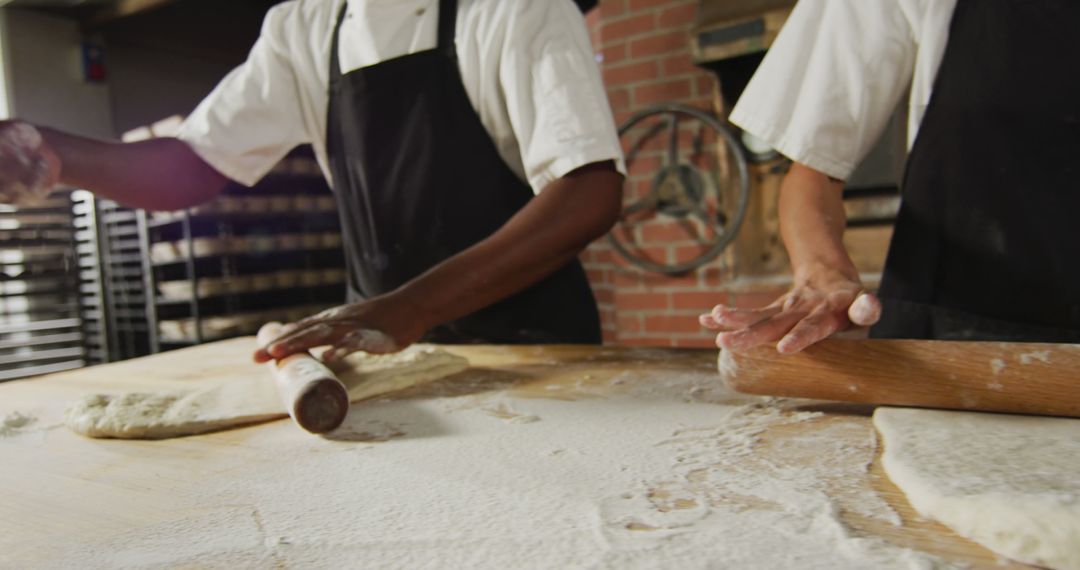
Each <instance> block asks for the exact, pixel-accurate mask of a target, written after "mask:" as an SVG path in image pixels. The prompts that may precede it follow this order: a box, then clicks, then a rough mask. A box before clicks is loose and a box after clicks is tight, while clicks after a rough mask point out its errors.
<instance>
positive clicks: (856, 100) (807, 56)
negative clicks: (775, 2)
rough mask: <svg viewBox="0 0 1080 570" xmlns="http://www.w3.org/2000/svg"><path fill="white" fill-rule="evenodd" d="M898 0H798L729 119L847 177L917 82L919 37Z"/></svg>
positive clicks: (814, 164)
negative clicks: (910, 84)
mask: <svg viewBox="0 0 1080 570" xmlns="http://www.w3.org/2000/svg"><path fill="white" fill-rule="evenodd" d="M908 12H909V11H907V10H905V9H904V8H903V7H902V6H901V5H900V2H898V1H897V0H871V1H867V0H800V1H799V3H798V4H797V5H796V6H795V9H794V11H793V12H792V13H791V17H790V18H789V19H788V21H787V24H785V25H784V28H783V30H781V32H780V35H779V37H777V39H776V41H775V42H774V43H773V45H772V47H771V48H770V49H769V52H768V54H766V56H765V59H764V61H763V62H762V64H761V66H760V67H759V68H758V71H757V73H755V75H754V77H753V78H752V79H751V81H750V84H749V85H748V86H747V88H746V90H745V91H744V92H743V94H742V96H741V97H740V98H739V102H738V104H737V105H736V106H735V109H734V111H732V114H731V121H732V122H733V123H735V124H737V125H739V126H740V127H742V128H743V129H744V130H745V131H747V132H749V133H751V134H753V135H754V136H756V137H758V138H760V139H763V140H764V141H765V142H767V143H768V144H769V145H770V146H772V147H773V148H775V149H776V150H778V151H779V152H780V153H781V154H783V155H785V156H787V157H788V158H790V159H792V160H794V161H796V162H799V163H802V164H805V165H807V166H809V167H811V168H813V169H815V170H818V171H820V172H823V173H825V174H827V175H829V176H832V177H834V178H838V179H847V178H848V176H850V175H851V173H852V171H853V170H854V169H855V167H856V166H857V165H858V163H859V162H860V161H861V160H862V158H863V157H864V156H865V155H866V153H867V152H869V150H870V148H871V147H872V146H873V144H874V143H875V142H876V141H877V139H878V137H879V136H881V133H882V131H883V130H884V128H885V126H886V124H887V123H888V120H889V117H890V115H891V114H892V112H893V110H894V109H895V107H896V105H897V102H898V101H899V100H900V98H901V97H902V96H903V95H904V93H905V91H906V89H907V86H908V84H909V83H910V82H911V78H912V71H913V66H914V62H915V58H916V55H917V41H916V37H915V34H914V32H913V28H912V23H911V22H910V21H909V17H910V16H911V14H909V13H908Z"/></svg>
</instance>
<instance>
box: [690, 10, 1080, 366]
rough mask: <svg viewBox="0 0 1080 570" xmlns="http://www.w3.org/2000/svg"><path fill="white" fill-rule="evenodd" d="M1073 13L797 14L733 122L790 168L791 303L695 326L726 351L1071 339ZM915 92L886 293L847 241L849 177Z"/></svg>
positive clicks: (1079, 58) (1077, 244) (727, 312)
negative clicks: (829, 342)
mask: <svg viewBox="0 0 1080 570" xmlns="http://www.w3.org/2000/svg"><path fill="white" fill-rule="evenodd" d="M1077 23H1080V3H1077V2H1074V1H1073V0H1040V1H1038V2H1032V1H1026V0H995V1H993V2H984V1H980V0H874V1H870V2H868V1H865V0H800V2H799V3H798V4H797V5H796V7H795V9H794V11H793V12H792V14H791V17H790V19H789V20H788V23H787V24H786V25H785V27H784V29H783V30H782V31H781V33H780V35H779V37H778V38H777V40H776V42H775V43H774V44H773V46H772V48H771V49H770V50H769V53H768V54H767V55H766V57H765V59H764V61H763V62H762V65H761V67H760V68H759V70H758V72H757V73H756V75H755V76H754V78H753V79H752V80H751V82H750V84H749V86H748V87H747V89H746V90H745V92H744V94H743V96H742V97H741V98H740V100H739V102H738V104H737V105H736V107H735V109H734V110H733V112H732V115H731V120H732V121H733V122H735V123H736V124H738V125H739V126H741V127H742V128H743V129H745V130H746V131H748V132H749V133H751V134H753V135H755V136H757V137H759V138H761V139H764V140H765V141H766V142H767V143H769V144H770V145H771V146H773V147H774V148H776V149H778V150H779V151H780V152H781V153H783V154H784V155H786V156H787V157H789V158H791V159H792V161H793V164H792V167H791V170H790V171H789V172H788V174H787V176H786V178H785V180H784V182H783V185H782V187H781V192H780V222H781V234H782V236H783V239H784V244H785V246H786V248H787V250H788V253H789V256H790V258H791V263H792V270H793V274H794V285H793V287H792V289H791V290H790V291H789V292H788V293H786V294H785V295H783V296H781V297H780V298H779V299H777V300H776V301H775V302H774V303H772V304H770V305H768V306H767V307H764V308H760V309H750V310H740V309H728V308H725V307H716V308H714V309H713V311H712V312H711V313H709V314H706V315H702V316H701V322H702V324H703V325H705V326H707V327H710V328H712V329H714V330H717V331H719V333H718V336H717V343H718V344H719V345H720V346H722V347H726V348H730V349H734V350H742V349H748V348H751V347H754V346H758V345H762V344H767V343H775V344H776V348H777V350H779V351H780V352H781V353H788V352H795V351H799V350H802V349H803V348H805V347H807V346H809V345H811V344H813V343H815V342H817V341H819V340H821V339H823V338H825V337H827V336H829V335H831V334H832V333H834V332H837V331H840V330H843V329H846V328H848V327H850V326H852V325H859V326H869V325H873V327H872V328H871V329H870V334H871V336H873V337H880V338H916V339H953V340H1002V341H1045V342H1077V341H1080V264H1078V263H1077V260H1078V259H1080V229H1078V228H1080V225H1078V224H1077V223H1076V222H1075V221H1074V220H1073V219H1072V218H1073V215H1074V212H1076V211H1078V209H1080V182H1078V180H1080V178H1078V174H1080V172H1078V168H1077V167H1076V166H1075V165H1076V164H1077V157H1078V156H1080V74H1077V73H1075V72H1073V71H1072V69H1073V68H1075V67H1076V66H1077V65H1078V64H1080V45H1078V44H1077V42H1076V38H1075V31H1076V29H1077ZM909 87H910V100H909V102H908V105H909V111H910V113H909V117H910V124H909V129H908V131H909V132H908V140H909V146H910V155H909V159H908V163H907V167H906V172H905V176H904V180H903V187H902V205H901V209H900V212H899V215H898V218H897V222H896V228H895V232H894V235H893V240H892V243H891V244H890V248H889V254H888V259H887V262H886V267H885V271H884V274H883V277H882V283H881V288H880V290H879V292H878V295H877V296H875V295H873V294H871V293H870V292H867V291H866V290H865V289H864V287H863V285H862V283H861V282H860V279H859V275H858V272H857V270H856V269H855V266H854V264H853V263H852V261H851V259H850V257H849V256H848V254H847V252H846V251H845V249H844V246H843V243H842V241H841V238H842V235H843V231H844V225H845V215H844V208H843V203H842V191H843V180H844V179H845V178H847V177H848V176H849V175H850V174H851V172H852V171H853V170H854V168H855V166H856V165H857V164H858V163H859V161H860V160H861V159H862V158H863V156H864V155H865V154H866V153H867V152H868V150H869V149H870V147H871V145H872V144H873V143H874V142H875V140H876V139H877V138H878V137H879V136H880V134H881V133H882V131H883V129H884V127H885V124H886V122H887V121H888V118H889V116H890V114H891V113H892V110H893V108H894V107H895V106H896V104H897V103H898V102H899V100H900V98H901V97H902V96H903V94H904V93H905V91H907V90H908V88H909Z"/></svg>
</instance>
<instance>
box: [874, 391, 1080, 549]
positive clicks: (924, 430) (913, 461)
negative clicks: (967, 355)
mask: <svg viewBox="0 0 1080 570" xmlns="http://www.w3.org/2000/svg"><path fill="white" fill-rule="evenodd" d="M874 425H875V426H876V427H877V429H878V431H879V432H880V433H881V435H882V438H883V439H884V445H885V453H884V458H883V463H884V466H885V472H886V473H888V475H889V478H890V479H892V480H893V482H894V483H896V485H897V486H898V487H900V489H902V490H903V491H904V493H905V494H906V495H907V497H908V500H909V501H910V502H911V504H912V506H914V507H915V509H916V510H917V511H919V513H920V514H922V515H923V516H925V517H930V518H933V519H936V520H938V521H940V522H941V523H943V524H945V525H946V526H948V527H950V528H952V529H953V530H954V531H956V533H957V534H960V535H961V536H965V537H967V538H970V539H971V540H973V541H975V542H977V543H979V544H981V545H983V546H985V547H986V548H989V549H990V550H992V551H994V552H996V553H998V554H1001V555H1002V556H1007V557H1009V558H1012V559H1014V560H1018V561H1020V562H1026V563H1029V564H1037V565H1040V566H1047V567H1050V568H1058V569H1069V570H1080V420H1077V419H1065V418H1041V417H1031V416H1012V415H1004V414H980V413H969V412H947V411H939V410H914V409H899V408H879V409H878V410H877V411H876V412H874Z"/></svg>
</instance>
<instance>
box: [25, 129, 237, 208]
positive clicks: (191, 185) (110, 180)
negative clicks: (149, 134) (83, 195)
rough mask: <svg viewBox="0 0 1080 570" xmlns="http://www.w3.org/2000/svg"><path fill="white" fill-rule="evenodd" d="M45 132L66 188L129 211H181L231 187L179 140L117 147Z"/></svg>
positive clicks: (150, 141) (163, 139)
mask: <svg viewBox="0 0 1080 570" xmlns="http://www.w3.org/2000/svg"><path fill="white" fill-rule="evenodd" d="M39 130H40V131H41V134H42V137H43V138H44V139H45V143H46V144H47V145H48V146H49V148H50V149H51V150H52V151H53V152H54V153H55V154H56V156H57V157H58V158H59V160H60V182H61V183H63V184H66V185H69V186H74V187H76V188H83V189H86V190H90V191H91V192H94V193H95V194H97V195H99V196H101V197H104V198H109V199H111V200H115V201H117V202H120V203H121V204H124V205H127V206H132V207H137V208H145V209H148V210H178V209H181V208H186V207H188V206H192V205H195V204H198V203H201V202H205V201H207V200H209V199H211V198H213V197H214V196H216V195H217V194H218V193H219V192H221V190H222V189H224V187H225V185H226V183H227V182H228V179H227V178H225V176H223V175H221V174H220V173H218V171H216V170H214V168H213V167H211V166H210V165H209V164H207V163H206V162H205V161H203V160H202V159H201V158H199V156H198V155H197V154H195V151H193V150H191V147H190V146H188V145H187V143H185V142H183V141H181V140H178V139H174V138H161V139H152V140H147V141H141V142H136V143H116V142H106V141H100V140H94V139H89V138H84V137H79V136H75V135H70V134H66V133H62V132H60V131H55V130H52V129H39Z"/></svg>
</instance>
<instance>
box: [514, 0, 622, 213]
mask: <svg viewBox="0 0 1080 570" xmlns="http://www.w3.org/2000/svg"><path fill="white" fill-rule="evenodd" d="M515 4H516V5H515V7H514V9H513V10H511V12H510V14H509V15H508V17H509V19H510V21H509V22H508V25H507V29H506V34H505V42H506V46H505V47H504V49H503V52H502V60H501V62H500V66H499V79H500V85H501V88H502V90H503V93H504V96H505V101H506V106H507V110H506V111H507V115H508V117H509V119H510V124H511V127H512V128H513V131H514V135H515V138H516V139H517V142H518V147H519V149H520V152H521V159H522V163H523V165H524V168H525V174H526V177H527V178H528V182H529V184H530V185H531V186H532V188H533V191H534V192H535V193H537V194H539V193H540V192H541V191H542V190H543V189H544V188H545V187H546V186H547V185H548V184H550V183H551V182H552V181H554V180H556V179H557V178H561V177H562V176H564V175H566V174H567V173H569V172H571V171H573V170H574V169H577V168H579V167H581V166H585V165H586V164H590V163H593V162H601V161H606V160H614V161H615V162H616V164H617V168H618V170H619V171H620V172H623V173H625V170H626V169H625V166H624V165H623V157H622V147H621V146H620V144H619V137H618V134H617V131H616V127H615V120H614V118H613V115H612V112H611V108H610V106H609V104H608V99H607V95H606V93H605V91H604V85H603V83H602V81H601V79H600V70H599V66H598V65H597V63H596V59H595V57H594V55H593V52H592V47H591V45H590V43H589V37H588V32H587V31H586V28H585V21H584V19H583V18H582V17H581V12H580V11H579V10H578V9H577V7H576V6H575V5H574V4H573V2H571V1H570V0H544V1H542V2H538V1H536V0H521V1H518V2H515Z"/></svg>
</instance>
